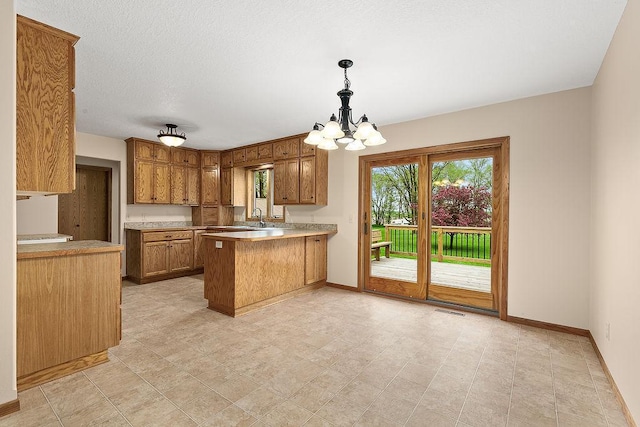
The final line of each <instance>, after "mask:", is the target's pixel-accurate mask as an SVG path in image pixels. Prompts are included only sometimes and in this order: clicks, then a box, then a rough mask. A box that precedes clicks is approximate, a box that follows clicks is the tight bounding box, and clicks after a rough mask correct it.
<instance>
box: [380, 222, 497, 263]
mask: <svg viewBox="0 0 640 427" xmlns="http://www.w3.org/2000/svg"><path fill="white" fill-rule="evenodd" d="M384 231H385V238H384V240H386V241H390V242H392V243H391V251H390V253H391V254H398V255H405V256H417V255H418V253H417V252H416V247H417V242H418V226H417V225H389V224H386V225H385V226H384ZM431 255H435V256H434V257H432V258H433V259H434V261H435V260H438V261H443V260H456V261H465V262H477V263H482V264H490V263H491V227H438V226H432V227H431Z"/></svg>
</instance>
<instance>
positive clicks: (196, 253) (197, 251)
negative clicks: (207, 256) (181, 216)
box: [193, 230, 206, 268]
mask: <svg viewBox="0 0 640 427" xmlns="http://www.w3.org/2000/svg"><path fill="white" fill-rule="evenodd" d="M205 232H206V230H194V232H193V268H200V267H204V238H202V234H203V233H205Z"/></svg>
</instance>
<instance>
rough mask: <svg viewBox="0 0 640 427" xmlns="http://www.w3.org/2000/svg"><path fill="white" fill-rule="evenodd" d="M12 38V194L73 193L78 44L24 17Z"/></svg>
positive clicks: (75, 38) (72, 39) (20, 17)
mask: <svg viewBox="0 0 640 427" xmlns="http://www.w3.org/2000/svg"><path fill="white" fill-rule="evenodd" d="M16 36H17V38H16V59H17V63H16V74H17V75H16V77H17V78H16V103H15V104H16V113H17V114H16V184H17V187H16V188H17V190H18V191H25V192H26V191H36V192H42V193H71V192H72V191H73V189H74V188H75V141H74V138H75V98H74V94H73V88H74V85H75V72H74V69H75V57H74V48H73V45H74V44H75V42H76V41H77V40H78V38H77V37H76V36H73V35H71V34H69V33H65V32H63V31H60V30H57V29H55V28H52V27H48V26H45V25H44V24H41V23H39V22H36V21H33V20H31V19H28V18H24V17H22V16H18V17H17V31H16ZM5 60H7V58H5ZM5 96H7V95H3V97H5ZM5 154H6V153H5Z"/></svg>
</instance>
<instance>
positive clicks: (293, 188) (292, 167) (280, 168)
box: [273, 159, 300, 205]
mask: <svg viewBox="0 0 640 427" xmlns="http://www.w3.org/2000/svg"><path fill="white" fill-rule="evenodd" d="M299 194H300V171H299V162H298V159H292V160H282V161H279V162H275V163H274V164H273V199H274V203H275V204H276V205H287V204H288V205H291V204H297V203H298V202H299Z"/></svg>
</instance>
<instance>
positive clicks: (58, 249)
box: [17, 240, 124, 260]
mask: <svg viewBox="0 0 640 427" xmlns="http://www.w3.org/2000/svg"><path fill="white" fill-rule="evenodd" d="M123 250H124V245H121V244H118V243H110V242H101V241H99V240H77V241H71V242H65V243H39V244H38V243H36V244H32V245H18V250H17V259H19V260H20V259H30V258H47V257H54V256H73V255H83V254H94V253H105V252H122V251H123Z"/></svg>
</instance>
